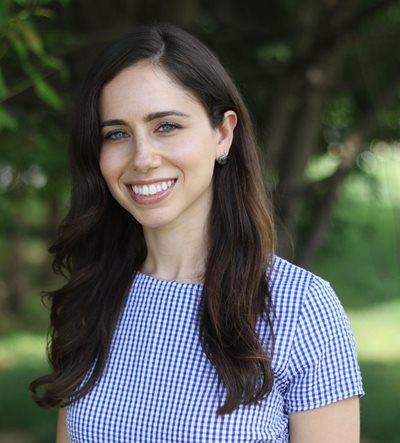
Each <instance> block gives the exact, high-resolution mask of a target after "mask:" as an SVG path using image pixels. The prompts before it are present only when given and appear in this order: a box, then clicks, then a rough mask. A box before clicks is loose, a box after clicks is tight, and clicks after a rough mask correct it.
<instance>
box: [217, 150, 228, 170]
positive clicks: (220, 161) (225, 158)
mask: <svg viewBox="0 0 400 443" xmlns="http://www.w3.org/2000/svg"><path fill="white" fill-rule="evenodd" d="M227 161H228V153H227V152H226V151H224V152H223V153H222V154H221V155H220V156H219V157H218V158H217V163H218V164H219V165H221V166H222V165H225V164H226V163H227Z"/></svg>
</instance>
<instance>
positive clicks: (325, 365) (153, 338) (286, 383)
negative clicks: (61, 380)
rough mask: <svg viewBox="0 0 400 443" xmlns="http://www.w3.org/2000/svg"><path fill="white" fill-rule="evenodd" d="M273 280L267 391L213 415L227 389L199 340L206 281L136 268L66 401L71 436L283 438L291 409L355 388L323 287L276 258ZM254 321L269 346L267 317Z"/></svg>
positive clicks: (344, 327) (351, 361)
mask: <svg viewBox="0 0 400 443" xmlns="http://www.w3.org/2000/svg"><path fill="white" fill-rule="evenodd" d="M270 287H271V291H272V295H273V302H274V312H275V314H274V320H273V323H274V331H275V335H276V345H275V353H274V357H273V368H274V373H275V381H274V385H273V389H272V391H271V393H270V394H269V396H268V397H267V399H266V400H264V401H262V402H260V403H259V404H257V405H247V406H244V405H241V406H240V407H239V408H238V409H236V410H235V411H234V412H233V413H231V414H229V415H225V416H217V415H216V410H217V409H218V407H219V406H221V405H222V403H223V401H224V398H225V390H224V386H223V385H222V384H221V382H220V381H219V379H218V376H217V373H216V370H215V368H214V367H213V365H212V364H211V363H210V362H209V360H208V359H207V358H206V356H205V354H204V352H203V350H202V347H201V344H200V341H199V330H198V306H199V303H200V301H201V295H202V288H203V286H202V285H200V284H186V283H176V282H173V281H165V280H159V279H156V278H154V277H151V276H148V275H144V274H141V273H138V274H137V275H136V277H135V280H134V282H133V284H132V288H131V290H130V293H129V297H128V299H127V303H126V306H125V308H124V310H123V312H122V315H121V318H120V321H119V323H118V325H117V328H116V331H115V334H114V337H113V342H112V346H111V349H110V354H109V357H108V361H107V365H106V368H105V371H104V373H103V375H102V377H101V379H100V380H99V381H98V383H97V384H96V385H95V387H94V388H93V389H92V390H91V391H90V392H89V393H88V394H87V395H86V396H84V397H83V398H82V399H80V400H78V401H76V402H74V403H72V404H71V405H70V406H69V407H68V412H67V426H68V432H69V435H70V439H71V441H72V443H78V442H79V443H107V442H109V443H117V442H121V443H122V442H124V443H125V442H143V443H144V442H148V443H150V442H151V443H154V442H157V443H161V442H184V443H189V442H193V443H197V442H199V443H200V442H202V443H206V442H207V443H210V442H224V443H228V442H229V443H233V442H270V443H287V442H289V431H288V414H289V413H291V412H295V411H305V410H308V409H312V408H318V407H320V406H324V405H327V404H329V403H332V402H335V401H338V400H342V399H345V398H347V397H351V396H354V395H362V394H363V388H362V383H361V376H360V371H359V367H358V364H357V357H356V350H355V345H354V339H353V335H352V331H351V328H350V325H349V322H348V320H347V317H346V315H345V313H344V311H343V308H342V306H341V304H340V302H339V300H338V299H337V297H336V295H335V294H334V292H333V291H332V289H331V288H330V286H329V284H328V283H327V282H325V281H324V280H322V279H320V278H318V277H316V276H315V275H313V274H312V273H310V272H307V271H305V270H303V269H301V268H299V267H296V266H294V265H292V264H290V263H289V262H287V261H285V260H283V259H280V258H275V260H274V263H273V267H272V270H271V273H270ZM257 328H258V332H259V336H260V339H261V340H262V342H263V344H264V345H265V347H266V348H267V346H268V343H269V340H270V333H269V330H268V327H267V324H266V322H265V321H264V320H262V319H260V320H259V322H258V325H257Z"/></svg>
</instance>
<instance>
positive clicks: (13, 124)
mask: <svg viewBox="0 0 400 443" xmlns="http://www.w3.org/2000/svg"><path fill="white" fill-rule="evenodd" d="M17 126H18V122H17V120H15V118H14V117H13V116H12V115H11V114H10V113H9V112H8V111H7V110H6V108H5V107H4V106H2V105H1V104H0V130H1V129H11V130H14V129H17Z"/></svg>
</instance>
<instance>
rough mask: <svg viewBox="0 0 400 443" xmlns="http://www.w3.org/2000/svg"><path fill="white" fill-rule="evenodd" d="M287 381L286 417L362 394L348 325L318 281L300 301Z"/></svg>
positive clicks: (324, 285)
mask: <svg viewBox="0 0 400 443" xmlns="http://www.w3.org/2000/svg"><path fill="white" fill-rule="evenodd" d="M287 376H288V380H287V381H288V384H287V390H286V407H287V412H288V413H289V412H300V411H306V410H308V409H314V408H318V407H321V406H324V405H327V404H329V403H333V402H335V401H338V400H343V399H345V398H348V397H352V396H355V395H359V396H361V395H363V394H364V391H363V387H362V380H361V374H360V369H359V365H358V362H357V353H356V347H355V341H354V336H353V332H352V330H351V326H350V323H349V320H348V318H347V316H346V314H345V312H344V309H343V307H342V305H341V303H340V301H339V299H338V298H337V296H336V294H335V293H334V292H333V290H332V288H331V287H330V285H329V283H327V282H325V281H324V280H322V279H320V278H318V277H314V278H313V280H312V282H311V283H310V286H309V290H308V292H307V293H306V294H305V295H304V298H303V300H302V306H301V311H300V315H299V319H298V324H297V327H296V332H295V337H294V340H293V343H292V348H291V352H290V356H289V361H288V372H287Z"/></svg>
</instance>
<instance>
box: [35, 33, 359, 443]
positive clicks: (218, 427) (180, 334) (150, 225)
mask: <svg viewBox="0 0 400 443" xmlns="http://www.w3.org/2000/svg"><path fill="white" fill-rule="evenodd" d="M71 162H72V198H71V208H70V211H69V213H68V215H67V217H66V220H65V222H64V223H63V225H62V226H61V229H60V234H59V238H58V241H57V242H56V244H55V245H53V246H52V248H51V252H53V253H55V260H54V269H55V271H56V272H58V273H62V274H64V275H66V276H67V278H68V281H67V283H66V284H65V286H63V287H62V288H61V289H59V290H57V291H54V292H52V293H50V294H49V296H50V298H51V301H52V312H51V322H52V345H51V352H50V359H51V364H52V373H51V374H49V375H46V376H43V377H41V378H39V379H38V380H36V381H35V382H33V383H32V385H31V389H32V391H33V393H34V396H35V399H36V401H37V402H38V403H39V404H41V405H43V406H47V407H50V406H60V412H59V421H58V433H57V435H58V440H57V441H58V442H59V443H63V442H70V441H71V442H74V443H75V442H97V443H99V442H155V441H156V442H239V441H249V442H250V441H263V442H276V443H278V442H279V443H281V442H288V441H289V440H290V441H291V442H295V443H302V442H307V443H313V442H318V443H320V442H326V443H330V442H331V443H336V442H338V443H339V442H340V443H345V442H348V443H353V442H356V441H358V439H359V436H358V434H359V413H358V396H360V395H362V393H363V391H362V386H361V379H360V374H359V369H358V365H357V361H356V356H355V349H354V342H353V338H352V333H351V329H350V326H349V324H348V321H347V318H346V316H345V314H344V312H343V309H342V307H341V305H340V303H339V301H338V300H337V298H336V296H335V295H334V293H333V292H332V290H331V289H330V287H329V285H328V284H327V283H326V282H324V281H323V280H322V279H319V278H318V277H316V276H314V275H312V274H311V273H309V272H307V271H305V270H302V269H300V268H298V267H296V266H294V265H291V264H289V263H288V262H286V261H284V260H282V259H280V258H278V257H275V256H274V253H273V243H274V240H273V225H272V219H271V215H270V210H269V208H268V205H267V204H266V201H267V200H266V196H265V193H264V187H263V181H262V174H261V167H260V162H259V159H258V155H257V148H256V144H255V141H254V136H253V130H252V127H251V122H250V119H249V116H248V112H247V110H246V107H245V105H244V104H243V101H242V99H241V97H240V94H239V93H238V91H237V89H236V87H235V86H234V84H233V82H232V81H231V79H230V78H229V76H228V75H227V73H226V72H225V70H224V68H223V67H222V66H221V65H220V63H219V61H218V60H217V59H216V57H215V56H214V55H213V54H212V53H211V52H210V51H209V50H208V49H207V48H206V47H205V46H204V45H203V44H202V43H200V42H199V41H198V40H197V39H195V38H194V37H193V36H191V35H189V34H187V33H185V32H184V31H181V30H179V29H176V28H174V27H171V26H166V25H163V26H157V27H144V28H139V29H137V30H136V31H135V32H133V33H132V34H130V35H128V36H126V37H124V38H122V39H121V40H119V41H118V42H116V43H115V44H114V45H112V46H111V47H110V48H108V49H107V50H106V51H105V52H104V53H103V54H102V55H101V56H100V57H99V58H98V59H97V61H96V62H95V64H94V65H93V67H92V69H91V70H90V72H89V73H88V76H87V79H86V82H85V84H84V86H83V89H82V94H81V99H80V102H79V103H78V107H77V119H76V124H75V129H74V131H73V133H72V140H71ZM41 385H46V390H45V391H44V393H42V395H39V394H38V393H37V388H38V387H39V386H41Z"/></svg>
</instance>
